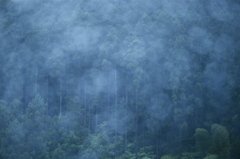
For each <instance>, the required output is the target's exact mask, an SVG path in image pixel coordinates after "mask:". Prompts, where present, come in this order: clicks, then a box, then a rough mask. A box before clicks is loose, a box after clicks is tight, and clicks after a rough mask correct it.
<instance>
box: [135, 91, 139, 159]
mask: <svg viewBox="0 0 240 159" xmlns="http://www.w3.org/2000/svg"><path fill="white" fill-rule="evenodd" d="M136 111H137V115H136V134H135V144H136V145H135V156H136V159H138V146H139V145H138V133H139V132H138V116H139V107H138V90H137V92H136Z"/></svg>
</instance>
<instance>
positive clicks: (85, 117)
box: [84, 77, 87, 126]
mask: <svg viewBox="0 0 240 159" xmlns="http://www.w3.org/2000/svg"><path fill="white" fill-rule="evenodd" d="M86 84H87V83H86V77H84V110H85V115H84V125H85V126H87V122H86V121H87V92H86V91H87V88H86Z"/></svg>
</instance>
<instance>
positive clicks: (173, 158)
mask: <svg viewBox="0 0 240 159" xmlns="http://www.w3.org/2000/svg"><path fill="white" fill-rule="evenodd" d="M160 159H177V157H176V156H172V155H164V156H162V157H161V158H160Z"/></svg>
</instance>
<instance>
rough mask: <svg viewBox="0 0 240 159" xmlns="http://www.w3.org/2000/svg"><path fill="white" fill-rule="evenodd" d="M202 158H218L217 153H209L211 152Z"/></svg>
mask: <svg viewBox="0 0 240 159" xmlns="http://www.w3.org/2000/svg"><path fill="white" fill-rule="evenodd" d="M203 159H218V156H217V155H211V154H208V155H207V156H206V157H204V158H203Z"/></svg>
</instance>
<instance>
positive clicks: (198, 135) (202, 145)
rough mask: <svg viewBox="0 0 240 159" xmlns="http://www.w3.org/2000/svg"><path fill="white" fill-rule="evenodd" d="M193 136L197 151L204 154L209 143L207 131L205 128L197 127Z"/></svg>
mask: <svg viewBox="0 0 240 159" xmlns="http://www.w3.org/2000/svg"><path fill="white" fill-rule="evenodd" d="M194 137H195V146H196V149H197V151H198V152H200V153H201V154H203V155H205V154H206V153H207V152H208V150H209V147H210V143H211V140H210V139H211V138H210V134H209V132H208V131H207V130H206V129H203V128H197V129H196V130H195V134H194Z"/></svg>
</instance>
